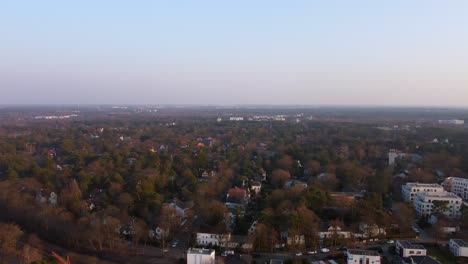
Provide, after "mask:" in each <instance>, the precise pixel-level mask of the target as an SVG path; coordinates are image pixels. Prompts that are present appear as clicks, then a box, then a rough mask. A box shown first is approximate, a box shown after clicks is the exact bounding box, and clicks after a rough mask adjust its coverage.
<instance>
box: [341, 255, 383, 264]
mask: <svg viewBox="0 0 468 264" xmlns="http://www.w3.org/2000/svg"><path fill="white" fill-rule="evenodd" d="M346 263H347V264H363V263H365V264H367V263H368V264H380V263H382V261H381V258H380V256H364V255H353V254H349V253H348V256H347V258H346Z"/></svg>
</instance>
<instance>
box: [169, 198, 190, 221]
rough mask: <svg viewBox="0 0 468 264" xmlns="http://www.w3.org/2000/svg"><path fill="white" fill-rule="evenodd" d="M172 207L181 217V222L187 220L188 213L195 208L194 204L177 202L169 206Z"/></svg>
mask: <svg viewBox="0 0 468 264" xmlns="http://www.w3.org/2000/svg"><path fill="white" fill-rule="evenodd" d="M168 205H169V206H170V207H172V208H174V210H175V211H176V214H177V215H178V216H179V217H180V219H181V220H183V219H185V218H186V217H187V216H188V212H189V210H190V209H192V207H193V202H185V203H184V202H181V201H178V200H175V199H174V201H173V202H171V203H169V204H168Z"/></svg>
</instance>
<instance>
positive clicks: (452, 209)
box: [414, 193, 463, 218]
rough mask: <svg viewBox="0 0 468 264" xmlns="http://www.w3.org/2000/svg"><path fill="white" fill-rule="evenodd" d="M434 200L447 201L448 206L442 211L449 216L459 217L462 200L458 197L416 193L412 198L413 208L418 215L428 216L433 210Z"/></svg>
mask: <svg viewBox="0 0 468 264" xmlns="http://www.w3.org/2000/svg"><path fill="white" fill-rule="evenodd" d="M434 201H446V202H448V208H447V209H446V210H445V211H444V212H443V213H444V214H445V215H447V216H448V217H451V218H459V217H460V216H461V211H460V210H461V206H462V204H463V201H462V199H461V198H459V197H453V196H450V195H448V194H447V196H441V197H435V196H430V195H427V194H425V193H418V194H417V195H416V198H415V199H414V209H415V210H416V213H417V215H418V216H428V215H430V214H432V213H433V212H434V203H433V202H434Z"/></svg>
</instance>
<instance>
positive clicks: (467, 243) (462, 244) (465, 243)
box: [451, 239, 468, 247]
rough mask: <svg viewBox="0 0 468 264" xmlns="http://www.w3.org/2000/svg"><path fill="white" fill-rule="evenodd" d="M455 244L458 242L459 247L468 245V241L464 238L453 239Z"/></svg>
mask: <svg viewBox="0 0 468 264" xmlns="http://www.w3.org/2000/svg"><path fill="white" fill-rule="evenodd" d="M451 240H452V241H453V242H454V243H455V244H457V245H458V246H459V247H468V242H465V240H462V239H451Z"/></svg>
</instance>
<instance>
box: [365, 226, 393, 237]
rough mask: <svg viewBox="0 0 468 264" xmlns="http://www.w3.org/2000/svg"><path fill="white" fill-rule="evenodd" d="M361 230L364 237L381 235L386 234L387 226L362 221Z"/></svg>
mask: <svg viewBox="0 0 468 264" xmlns="http://www.w3.org/2000/svg"><path fill="white" fill-rule="evenodd" d="M359 232H361V234H362V235H363V236H364V237H380V236H385V235H386V234H387V232H386V231H385V228H383V227H380V226H378V225H376V224H367V223H360V224H359Z"/></svg>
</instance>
